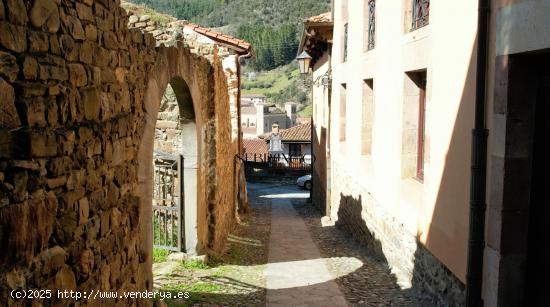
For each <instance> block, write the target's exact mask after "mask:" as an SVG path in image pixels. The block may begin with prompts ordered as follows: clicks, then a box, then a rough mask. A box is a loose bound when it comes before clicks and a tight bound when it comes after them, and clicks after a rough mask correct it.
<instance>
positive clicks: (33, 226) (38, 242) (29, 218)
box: [0, 196, 57, 265]
mask: <svg viewBox="0 0 550 307" xmlns="http://www.w3.org/2000/svg"><path fill="white" fill-rule="evenodd" d="M56 210H57V203H56V200H55V197H53V198H52V197H50V196H47V197H46V198H45V199H36V200H28V201H25V202H23V203H21V204H18V205H14V206H7V207H2V208H0V225H2V226H3V229H2V230H3V231H2V232H1V233H0V242H2V246H0V248H2V250H3V251H4V252H2V253H0V264H2V265H7V264H12V263H16V262H17V263H28V262H29V261H31V259H33V258H34V256H35V254H36V253H39V252H41V251H42V250H43V249H44V248H45V247H46V246H47V245H48V241H49V239H50V236H51V234H52V230H53V225H54V224H55V215H56Z"/></svg>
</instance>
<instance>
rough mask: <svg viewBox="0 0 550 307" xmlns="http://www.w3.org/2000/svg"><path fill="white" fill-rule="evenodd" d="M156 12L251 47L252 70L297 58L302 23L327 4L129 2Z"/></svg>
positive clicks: (280, 0) (323, 0) (303, 0)
mask: <svg viewBox="0 0 550 307" xmlns="http://www.w3.org/2000/svg"><path fill="white" fill-rule="evenodd" d="M132 2H134V3H139V4H145V5H147V6H149V7H151V8H153V9H155V10H157V11H160V12H164V13H167V14H170V15H172V16H175V17H177V18H178V19H186V20H190V21H192V22H195V23H198V24H200V25H203V26H207V27H225V28H224V30H226V31H224V32H228V34H231V35H235V36H237V37H239V38H242V39H244V40H247V41H249V42H250V43H252V45H253V47H254V50H255V55H256V57H255V58H254V59H253V60H252V61H251V62H250V63H249V65H251V67H252V68H253V69H255V70H269V69H273V68H275V67H278V66H281V65H284V64H288V63H289V62H290V61H292V60H293V59H294V58H295V56H296V51H297V48H298V40H299V36H300V35H301V31H302V25H303V20H304V19H305V18H306V17H309V16H313V15H317V14H320V13H323V12H326V11H328V10H329V8H330V0H299V1H297V0H132Z"/></svg>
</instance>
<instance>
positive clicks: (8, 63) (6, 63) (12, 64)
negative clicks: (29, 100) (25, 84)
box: [0, 51, 19, 82]
mask: <svg viewBox="0 0 550 307" xmlns="http://www.w3.org/2000/svg"><path fill="white" fill-rule="evenodd" d="M18 73H19V65H17V61H16V58H15V57H14V56H13V55H11V54H9V53H7V52H3V51H0V77H2V78H4V79H6V80H7V81H8V82H13V81H15V79H16V78H17V74H18Z"/></svg>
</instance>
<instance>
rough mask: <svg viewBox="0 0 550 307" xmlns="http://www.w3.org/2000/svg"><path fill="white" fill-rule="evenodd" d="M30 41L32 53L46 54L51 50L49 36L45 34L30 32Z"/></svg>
mask: <svg viewBox="0 0 550 307" xmlns="http://www.w3.org/2000/svg"><path fill="white" fill-rule="evenodd" d="M28 41H29V42H28V46H29V51H30V52H46V51H48V49H49V48H50V42H49V36H48V34H46V33H44V32H37V31H29V32H28Z"/></svg>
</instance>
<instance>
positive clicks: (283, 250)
mask: <svg viewBox="0 0 550 307" xmlns="http://www.w3.org/2000/svg"><path fill="white" fill-rule="evenodd" d="M268 259H269V263H268V264H267V268H266V270H265V273H264V275H265V278H266V286H267V289H268V290H267V305H268V306H347V304H346V300H345V299H344V296H343V295H342V293H341V292H340V290H339V289H338V285H337V284H336V283H335V282H334V281H333V278H332V275H331V274H330V272H329V271H328V269H327V266H326V263H325V260H324V259H323V258H322V257H321V254H320V253H319V250H318V249H317V246H315V243H313V240H312V239H311V236H310V235H309V231H308V229H307V226H306V224H305V223H304V221H303V220H302V218H301V217H300V216H299V215H298V213H297V212H296V210H294V208H293V206H292V203H291V202H290V200H289V199H274V200H273V201H272V204H271V237H270V241H269V258H268Z"/></svg>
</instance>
